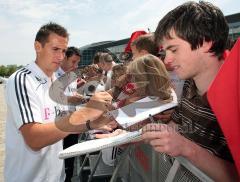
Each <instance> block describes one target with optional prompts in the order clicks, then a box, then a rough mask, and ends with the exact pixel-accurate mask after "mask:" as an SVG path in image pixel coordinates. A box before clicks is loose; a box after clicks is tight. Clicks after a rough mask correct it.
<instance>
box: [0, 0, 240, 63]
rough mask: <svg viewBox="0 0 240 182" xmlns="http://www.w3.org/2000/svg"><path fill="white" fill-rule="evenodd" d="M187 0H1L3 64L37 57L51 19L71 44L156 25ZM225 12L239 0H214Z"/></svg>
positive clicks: (0, 51) (233, 8)
mask: <svg viewBox="0 0 240 182" xmlns="http://www.w3.org/2000/svg"><path fill="white" fill-rule="evenodd" d="M183 2H186V1H184V0H168V1H166V0H165V1H164V0H148V1H146V0H118V1H111V0H81V1H79V0H55V1H49V0H24V1H19V0H6V1H3V0H2V1H0V35H1V41H2V42H4V44H0V55H1V59H0V65H1V64H26V63H28V62H29V61H30V60H32V59H34V56H35V55H34V50H33V41H34V38H35V34H36V32H37V30H38V29H39V27H40V26H41V25H43V24H44V23H47V22H49V21H55V22H57V23H60V24H61V25H63V26H65V27H66V28H67V29H68V31H69V32H70V42H69V45H73V46H83V45H86V44H90V43H93V42H98V41H104V40H119V39H123V38H127V37H129V36H130V35H131V33H132V32H133V31H136V30H139V29H143V30H145V31H147V28H150V30H151V31H154V30H155V29H156V26H157V24H158V22H159V20H160V19H161V18H162V17H163V16H164V15H165V14H166V13H167V12H168V11H169V10H171V9H173V8H175V7H176V6H177V5H179V4H181V3H183ZM211 2H213V3H214V4H215V5H217V6H219V7H220V9H222V10H223V12H224V14H231V13H236V12H239V7H240V1H239V0H211Z"/></svg>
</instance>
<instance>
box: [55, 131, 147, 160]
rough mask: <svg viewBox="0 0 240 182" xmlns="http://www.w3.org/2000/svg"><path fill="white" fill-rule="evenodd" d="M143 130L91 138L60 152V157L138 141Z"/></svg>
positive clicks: (63, 157) (73, 155)
mask: <svg viewBox="0 0 240 182" xmlns="http://www.w3.org/2000/svg"><path fill="white" fill-rule="evenodd" d="M141 134H142V130H141V129H140V130H138V131H134V132H127V133H123V134H120V135H117V136H113V137H109V138H102V139H95V140H89V141H86V142H82V143H78V144H75V145H73V146H71V147H69V148H66V149H65V150H63V151H61V152H60V153H59V154H58V157H59V158H60V159H65V158H69V157H75V156H78V155H83V154H87V153H91V152H95V151H99V150H102V149H105V148H109V147H114V146H118V145H122V144H126V143H129V142H132V141H136V140H138V139H139V138H140V136H141Z"/></svg>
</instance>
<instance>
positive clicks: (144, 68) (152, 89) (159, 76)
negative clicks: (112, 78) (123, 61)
mask: <svg viewBox="0 0 240 182" xmlns="http://www.w3.org/2000/svg"><path fill="white" fill-rule="evenodd" d="M127 72H128V74H129V75H131V81H132V82H134V83H136V85H137V87H138V89H137V92H138V94H139V95H140V96H157V97H159V98H160V99H162V100H172V97H171V84H170V79H169V76H168V72H167V70H166V68H165V65H164V64H163V62H162V61H161V60H160V59H159V58H158V57H156V56H153V55H151V54H147V55H144V56H141V57H139V58H137V59H136V60H134V61H133V62H131V63H130V64H129V65H128V70H127Z"/></svg>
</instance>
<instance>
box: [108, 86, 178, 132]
mask: <svg viewBox="0 0 240 182" xmlns="http://www.w3.org/2000/svg"><path fill="white" fill-rule="evenodd" d="M172 97H173V101H171V102H168V103H166V101H165V102H164V101H161V100H159V99H158V98H157V97H155V98H151V97H145V98H143V99H141V100H138V101H136V102H134V103H132V104H129V105H127V106H124V107H122V108H119V109H116V110H113V111H109V115H111V116H113V117H114V118H115V120H116V121H117V122H118V123H119V124H120V125H121V126H122V127H123V128H127V127H129V126H132V125H133V124H136V123H138V122H141V121H143V120H145V119H147V118H148V117H149V115H152V116H154V115H156V114H158V113H160V112H163V111H165V110H167V109H170V108H173V107H176V106H177V96H176V93H175V92H174V91H172Z"/></svg>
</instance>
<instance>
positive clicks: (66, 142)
mask: <svg viewBox="0 0 240 182" xmlns="http://www.w3.org/2000/svg"><path fill="white" fill-rule="evenodd" d="M76 143H78V134H71V135H68V136H67V137H66V138H64V139H63V149H65V148H68V147H70V146H72V145H74V144H76ZM74 159H75V158H74V157H71V158H68V159H65V160H64V163H65V173H66V179H65V182H71V178H72V176H73V169H74Z"/></svg>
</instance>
